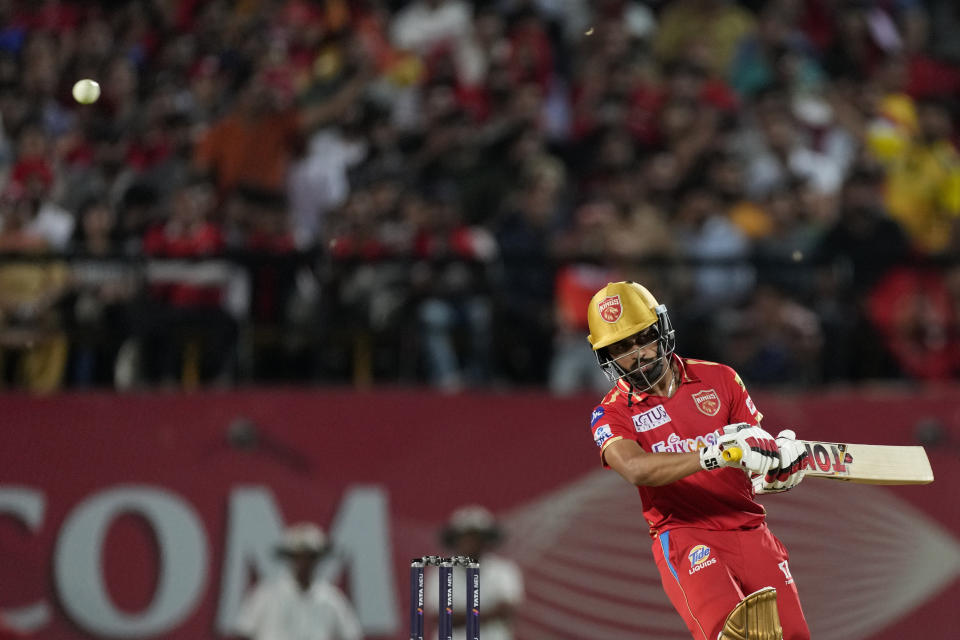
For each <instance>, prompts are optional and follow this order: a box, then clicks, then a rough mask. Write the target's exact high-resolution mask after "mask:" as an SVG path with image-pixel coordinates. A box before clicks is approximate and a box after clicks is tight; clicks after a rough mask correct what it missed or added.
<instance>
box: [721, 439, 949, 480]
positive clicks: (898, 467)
mask: <svg viewBox="0 0 960 640" xmlns="http://www.w3.org/2000/svg"><path fill="white" fill-rule="evenodd" d="M797 442H802V443H803V445H804V446H805V447H806V448H807V453H808V454H809V455H808V456H807V461H806V463H805V465H804V467H803V468H804V470H806V475H807V476H810V477H814V478H830V479H831V480H846V481H847V482H855V483H857V484H930V483H931V482H933V469H931V468H930V460H929V459H928V458H927V452H926V451H924V449H923V447H919V446H912V447H911V446H886V445H880V444H840V443H837V442H816V441H813V440H798V441H797ZM721 455H723V459H724V460H727V461H728V462H735V461H737V460H739V459H740V457H741V456H742V455H743V452H742V451H741V450H740V448H739V447H729V448H727V449H724V450H723V453H722V454H721Z"/></svg>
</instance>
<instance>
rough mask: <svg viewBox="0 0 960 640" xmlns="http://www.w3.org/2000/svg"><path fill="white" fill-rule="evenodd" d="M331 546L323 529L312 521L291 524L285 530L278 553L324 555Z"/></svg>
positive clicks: (278, 546)
mask: <svg viewBox="0 0 960 640" xmlns="http://www.w3.org/2000/svg"><path fill="white" fill-rule="evenodd" d="M329 548H330V543H329V541H328V540H327V535H326V534H325V533H324V532H323V529H321V528H320V527H318V526H317V525H315V524H313V523H310V522H300V523H298V524H294V525H291V526H289V527H287V529H286V530H285V531H284V532H283V537H281V538H280V543H279V544H278V545H277V553H280V554H283V555H296V554H301V553H306V554H315V555H322V554H324V553H326V552H327V551H328V550H329Z"/></svg>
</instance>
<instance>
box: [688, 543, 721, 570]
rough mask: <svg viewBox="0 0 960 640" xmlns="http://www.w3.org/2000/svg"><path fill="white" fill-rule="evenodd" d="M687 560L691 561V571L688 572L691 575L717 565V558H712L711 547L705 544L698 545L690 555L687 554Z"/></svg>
mask: <svg viewBox="0 0 960 640" xmlns="http://www.w3.org/2000/svg"><path fill="white" fill-rule="evenodd" d="M687 559H688V560H689V561H690V569H689V570H688V573H689V574H690V575H693V574H695V573H696V572H697V571H700V570H701V569H705V568H706V567H709V566H710V565H712V564H716V563H717V559H716V558H711V557H710V547H708V546H707V545H705V544H698V545H697V546H695V547H694V548H693V549H691V550H690V553H688V554H687Z"/></svg>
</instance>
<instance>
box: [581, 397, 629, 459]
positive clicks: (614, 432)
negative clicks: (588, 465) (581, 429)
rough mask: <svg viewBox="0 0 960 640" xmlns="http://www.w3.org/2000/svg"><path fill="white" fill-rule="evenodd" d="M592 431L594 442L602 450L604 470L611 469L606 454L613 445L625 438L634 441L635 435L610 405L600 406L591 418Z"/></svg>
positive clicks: (601, 456)
mask: <svg viewBox="0 0 960 640" xmlns="http://www.w3.org/2000/svg"><path fill="white" fill-rule="evenodd" d="M590 431H591V432H592V433H593V442H594V443H595V444H596V445H597V446H598V447H599V448H600V462H601V463H602V464H603V466H604V468H609V465H608V464H607V461H606V458H604V457H603V454H604V452H605V451H606V450H607V447H609V446H610V445H611V444H613V443H614V442H616V441H617V440H622V439H624V438H627V439H633V434H632V433H631V431H632V429H630V427H629V425H628V424H627V422H626V420H625V418H624V417H623V416H622V415H620V414H619V413H618V412H616V411H613V407H612V406H611V405H609V404H607V405H604V404H599V405H597V406H596V408H594V410H593V414H592V415H591V416H590Z"/></svg>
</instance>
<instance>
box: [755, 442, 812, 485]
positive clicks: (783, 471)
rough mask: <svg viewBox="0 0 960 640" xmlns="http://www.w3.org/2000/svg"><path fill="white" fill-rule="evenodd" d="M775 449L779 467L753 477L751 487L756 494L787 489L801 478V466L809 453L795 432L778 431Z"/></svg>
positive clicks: (798, 482) (796, 483) (802, 474)
mask: <svg viewBox="0 0 960 640" xmlns="http://www.w3.org/2000/svg"><path fill="white" fill-rule="evenodd" d="M777 450H778V453H779V456H780V464H779V467H778V468H776V469H771V470H770V471H768V472H767V473H766V474H765V475H762V476H757V477H756V478H754V479H753V489H754V492H755V493H757V494H764V493H782V492H784V491H789V490H790V489H793V488H794V487H795V486H797V485H798V484H800V482H801V481H802V480H803V476H804V471H803V467H804V464H805V463H806V461H807V457H808V456H809V455H810V454H808V453H807V448H806V447H805V446H803V443H801V442H797V434H795V433H794V432H793V431H791V430H790V429H785V430H783V431H781V432H780V433H778V434H777Z"/></svg>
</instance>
